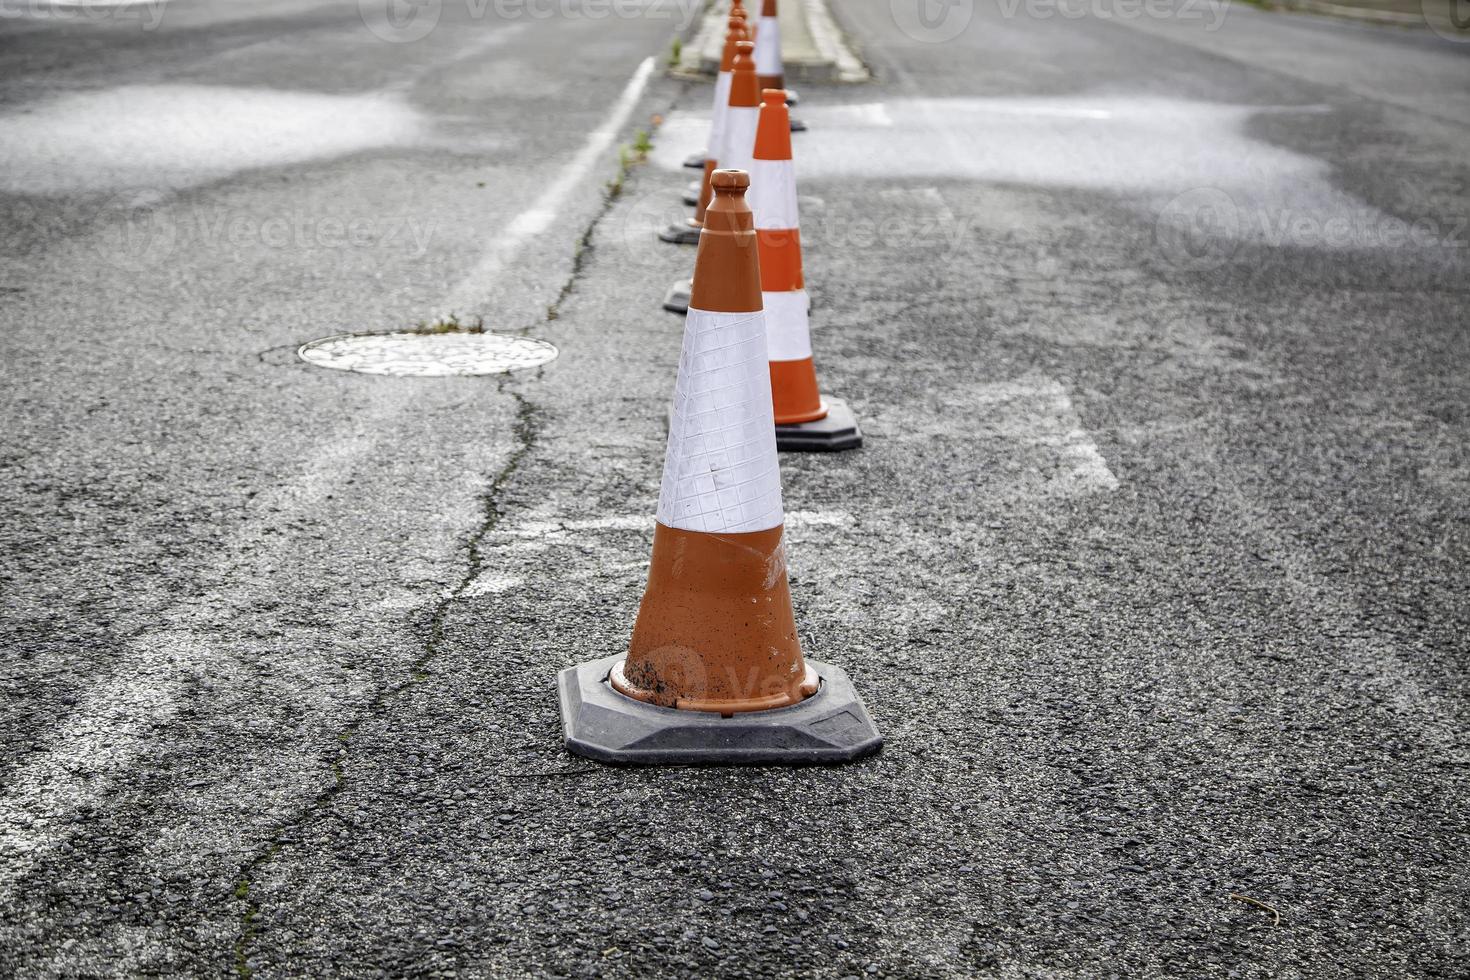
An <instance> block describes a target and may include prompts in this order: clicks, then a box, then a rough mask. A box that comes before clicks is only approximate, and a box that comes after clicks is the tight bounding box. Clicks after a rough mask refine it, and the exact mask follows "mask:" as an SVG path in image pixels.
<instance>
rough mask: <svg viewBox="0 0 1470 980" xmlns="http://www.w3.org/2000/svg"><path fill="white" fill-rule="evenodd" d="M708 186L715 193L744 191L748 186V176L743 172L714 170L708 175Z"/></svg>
mask: <svg viewBox="0 0 1470 980" xmlns="http://www.w3.org/2000/svg"><path fill="white" fill-rule="evenodd" d="M710 186H711V187H713V188H714V189H715V190H717V191H744V190H745V189H746V188H747V187H749V186H750V174H748V173H746V172H745V171H744V170H716V171H715V172H714V173H713V174H711V175H710Z"/></svg>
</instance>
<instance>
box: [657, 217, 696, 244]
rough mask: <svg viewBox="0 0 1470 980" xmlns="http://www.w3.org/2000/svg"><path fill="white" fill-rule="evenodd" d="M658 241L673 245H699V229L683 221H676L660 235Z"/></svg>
mask: <svg viewBox="0 0 1470 980" xmlns="http://www.w3.org/2000/svg"><path fill="white" fill-rule="evenodd" d="M658 240H659V241H661V242H668V243H669V244H671V245H698V244H699V228H698V227H696V226H694V225H691V224H687V223H685V222H683V221H676V222H675V223H674V224H671V225H669V226H668V227H667V228H665V229H664V230H663V231H661V232H659V233H658Z"/></svg>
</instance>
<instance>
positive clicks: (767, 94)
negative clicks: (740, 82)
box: [761, 88, 786, 105]
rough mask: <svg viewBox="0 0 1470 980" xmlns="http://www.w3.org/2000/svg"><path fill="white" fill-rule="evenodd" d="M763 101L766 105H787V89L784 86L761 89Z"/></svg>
mask: <svg viewBox="0 0 1470 980" xmlns="http://www.w3.org/2000/svg"><path fill="white" fill-rule="evenodd" d="M761 102H762V104H765V105H785V104H786V90H785V89H784V88H763V89H761Z"/></svg>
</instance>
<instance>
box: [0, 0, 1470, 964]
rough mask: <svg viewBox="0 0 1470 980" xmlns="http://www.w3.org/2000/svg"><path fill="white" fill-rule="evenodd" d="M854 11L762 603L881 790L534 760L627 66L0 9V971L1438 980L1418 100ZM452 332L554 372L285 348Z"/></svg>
mask: <svg viewBox="0 0 1470 980" xmlns="http://www.w3.org/2000/svg"><path fill="white" fill-rule="evenodd" d="M901 8H902V9H901ZM905 9H907V8H903V4H902V3H896V4H885V3H877V2H869V3H861V4H858V3H852V4H846V5H842V6H841V7H839V8H838V9H837V11H836V13H837V16H838V18H839V20H840V22H841V24H842V27H843V28H844V30H846V31H847V32H848V34H849V35H850V37H851V40H852V42H853V44H854V46H855V47H856V48H857V50H858V52H859V53H860V55H861V56H862V58H863V59H864V61H865V62H866V63H867V65H868V66H869V67H870V68H871V70H872V71H873V74H874V79H873V81H871V82H869V83H866V84H862V85H850V86H836V85H831V86H827V85H819V84H815V83H803V84H801V86H800V88H801V92H802V97H803V101H802V104H801V107H800V115H801V116H802V118H804V119H805V120H806V121H807V122H808V124H809V125H810V127H811V128H810V130H809V131H808V132H806V133H803V134H800V135H799V136H797V137H795V139H794V149H795V155H796V167H797V172H798V179H799V181H800V188H799V189H800V192H801V195H802V197H801V207H802V220H803V242H804V245H805V250H806V266H807V278H808V282H809V287H810V289H811V292H812V295H813V300H814V314H813V330H814V334H813V337H814V345H815V349H816V359H817V367H818V371H819V374H820V376H821V378H822V381H823V384H824V388H825V389H827V390H828V391H830V392H831V393H833V394H836V395H839V396H841V397H843V398H845V399H846V400H847V401H848V402H849V404H851V405H852V407H853V408H854V410H855V411H856V412H857V415H858V417H859V419H860V421H861V423H862V425H863V427H864V430H865V435H866V440H867V441H866V444H865V446H864V448H863V449H862V450H860V451H858V452H854V453H848V454H843V455H840V456H790V457H783V459H782V470H783V479H784V489H785V501H786V509H787V536H788V543H789V549H790V562H791V582H792V590H793V598H794V603H795V607H796V611H797V617H798V626H799V628H800V630H801V635H802V640H803V644H804V647H805V649H806V652H807V653H808V655H810V656H812V657H815V658H818V659H821V660H825V661H830V662H833V663H836V664H839V665H840V666H842V667H843V668H844V669H846V670H847V671H848V672H849V673H850V674H851V675H852V677H853V679H854V682H855V683H856V685H857V687H858V689H859V691H860V692H861V693H862V695H863V697H864V699H865V701H866V703H867V705H868V708H869V710H870V711H871V713H872V714H873V716H874V718H875V720H876V721H877V722H878V724H879V726H880V728H881V729H882V730H883V731H884V734H885V737H886V744H885V747H884V749H883V751H882V753H881V754H880V755H878V756H876V757H873V758H870V759H867V760H864V761H862V762H859V763H857V764H854V765H850V766H846V767H841V768H800V769H779V768H759V769H700V768H671V769H646V770H644V769H625V768H612V767H605V766H602V765H599V764H596V763H593V762H589V761H587V760H584V759H579V758H576V757H572V756H569V755H567V754H566V753H565V751H564V750H563V749H562V746H561V732H560V721H559V714H558V707H557V702H556V687H555V676H556V672H557V671H558V670H559V669H560V668H562V667H564V666H566V665H569V664H572V663H575V662H580V661H584V660H589V659H593V658H596V657H601V656H607V655H609V654H611V653H615V652H617V651H618V650H620V649H622V648H623V647H624V646H625V645H626V643H627V640H628V635H629V632H630V631H631V628H632V622H633V616H634V613H635V611H636V608H637V603H638V600H639V597H640V595H641V589H642V584H643V577H644V575H645V573H646V562H647V558H648V550H649V545H650V540H651V534H652V515H653V509H654V504H655V500H656V496H657V491H658V480H659V477H660V472H661V465H660V464H661V460H662V454H663V442H664V428H663V421H662V420H663V417H664V412H665V411H666V408H667V403H668V398H669V394H670V392H671V390H672V384H673V376H674V369H675V365H676V363H677V359H678V347H679V331H680V321H679V319H678V318H677V317H674V316H671V315H669V314H666V313H663V312H662V311H660V310H659V308H658V304H659V301H660V299H661V297H662V295H663V292H664V290H665V288H666V287H667V286H668V285H669V284H670V283H671V282H673V281H674V280H675V279H677V278H681V277H683V276H686V275H687V274H688V272H689V269H690V267H691V263H692V256H693V250H692V249H687V248H676V247H670V246H664V245H661V244H660V243H658V242H656V241H655V240H654V230H655V229H656V228H658V227H659V226H660V225H661V224H662V223H665V222H667V221H668V220H669V219H670V218H671V217H674V216H676V215H679V214H682V213H683V211H682V209H681V208H680V207H679V205H678V203H677V200H678V191H679V189H680V187H681V186H682V185H683V183H684V182H686V181H687V179H688V177H689V176H690V174H691V173H692V171H687V170H683V169H682V168H680V167H679V166H678V161H679V160H680V159H682V158H683V157H684V156H685V155H687V154H688V153H689V152H690V151H691V150H694V149H697V148H698V140H699V139H700V136H701V134H702V130H703V126H704V113H706V112H707V107H708V97H709V96H708V91H709V90H708V87H707V85H704V84H701V83H698V82H689V81H683V80H678V79H671V78H666V77H662V76H661V75H658V74H655V75H654V76H653V77H651V78H650V79H648V81H647V84H646V86H638V85H634V84H633V82H630V79H633V80H635V81H636V78H637V74H636V73H637V71H638V69H639V65H640V64H641V63H642V61H643V59H645V58H648V57H650V56H652V57H656V58H662V57H663V55H664V54H665V53H666V51H667V47H668V44H669V41H670V39H671V38H672V37H673V35H674V33H675V31H676V28H677V27H678V24H677V23H676V21H675V20H674V19H673V18H655V17H651V16H644V17H637V18H622V17H612V18H604V19H599V20H593V19H591V18H587V17H579V16H564V17H556V18H550V19H545V20H538V19H533V18H529V17H526V18H506V17H497V16H495V15H493V14H489V15H487V14H483V13H481V14H479V15H477V14H476V13H475V8H473V7H471V8H463V7H458V6H456V5H454V4H445V5H443V6H442V13H441V15H440V20H439V22H438V25H437V27H436V29H435V30H433V31H432V32H430V33H429V34H428V35H427V36H425V37H424V38H422V39H421V40H417V41H405V42H403V43H388V42H382V41H380V40H378V39H377V38H376V37H375V36H374V35H372V34H371V33H369V32H368V31H367V30H366V29H365V26H364V22H363V20H362V18H361V17H360V16H359V12H358V6H357V5H356V4H342V3H326V4H316V5H312V4H306V3H301V4H296V3H272V4H266V5H261V6H259V7H258V8H253V9H250V10H241V9H238V8H236V7H232V6H230V5H227V4H222V3H213V2H204V0H200V2H197V3H187V2H185V0H176V3H174V4H171V5H170V6H169V7H168V8H166V9H165V10H164V12H163V13H164V16H163V17H162V19H161V20H160V21H159V23H158V25H157V27H156V29H150V30H143V29H142V28H141V25H140V23H139V22H135V21H132V20H129V19H128V18H126V17H122V16H118V17H114V18H111V19H99V20H96V21H92V22H85V23H79V22H76V21H65V20H62V21H57V20H54V19H53V20H46V19H38V18H10V19H7V20H5V21H4V22H3V23H0V79H3V84H0V164H3V166H0V171H3V176H0V222H3V224H0V227H3V229H4V236H5V243H4V248H3V249H0V317H3V329H0V351H3V368H0V370H3V376H4V379H5V384H4V385H3V387H0V398H3V400H4V410H5V413H6V414H5V417H6V418H7V420H8V422H7V425H6V426H5V434H4V439H3V444H0V448H3V452H0V467H3V474H4V478H3V479H0V500H3V513H4V517H5V519H4V521H3V525H0V548H3V554H4V558H5V560H4V561H3V562H0V589H3V593H4V597H5V607H4V614H3V619H0V649H3V650H4V654H5V655H4V657H3V658H0V670H3V674H0V973H3V974H5V975H14V976H22V977H71V976H134V975H159V974H170V975H191V976H192V975H228V974H233V975H236V976H256V977H267V976H332V975H346V976H426V975H443V976H471V977H519V976H610V977H623V976H626V977H643V976H697V977H704V976H721V977H726V976H728V977H737V976H752V977H757V976H759V977H766V976H822V977H845V976H864V977H867V976H891V977H966V976H975V975H999V976H1006V977H1023V976H1024V977H1031V976H1048V977H1049V976H1113V975H1120V974H1121V975H1136V976H1159V977H1164V976H1177V975H1190V976H1196V975H1203V976H1222V977H1263V976H1295V977H1338V976H1343V975H1354V976H1356V975H1363V976H1435V977H1439V976H1442V977H1455V976H1462V975H1464V974H1465V973H1466V972H1467V971H1470V915H1467V912H1466V909H1467V907H1470V902H1467V900H1470V895H1467V875H1466V872H1465V868H1466V866H1467V864H1470V853H1467V851H1470V847H1467V843H1466V842H1467V839H1470V838H1467V835H1466V830H1467V817H1466V812H1467V808H1466V802H1467V801H1466V790H1467V786H1466V763H1467V754H1466V750H1467V735H1466V732H1467V730H1470V728H1467V720H1470V719H1467V713H1470V712H1467V702H1466V694H1467V669H1470V663H1467V653H1470V645H1467V642H1466V636H1467V634H1470V599H1467V584H1470V583H1467V575H1466V572H1465V568H1466V563H1467V559H1470V553H1467V552H1470V513H1467V499H1470V497H1467V490H1470V455H1467V449H1466V446H1467V434H1470V370H1467V369H1470V363H1467V362H1470V350H1467V346H1466V332H1465V329H1466V322H1467V319H1470V318H1467V315H1466V314H1467V309H1470V304H1467V293H1470V287H1467V282H1470V279H1467V275H1466V273H1467V271H1470V233H1467V231H1466V225H1467V222H1470V203H1467V202H1470V195H1467V194H1466V190H1467V186H1470V164H1467V163H1466V161H1467V160H1470V98H1467V95H1466V93H1467V92H1470V88H1467V86H1466V85H1465V82H1466V81H1467V80H1470V60H1467V58H1470V48H1467V46H1463V45H1460V46H1457V45H1455V44H1452V43H1449V42H1443V41H1440V40H1438V39H1436V38H1434V36H1433V35H1431V34H1428V33H1427V32H1411V31H1399V30H1382V29H1368V28H1365V27H1362V26H1359V25H1354V24H1348V23H1338V22H1332V21H1325V20H1316V19H1312V18H1306V17H1297V16H1290V15H1279V14H1277V15H1273V14H1269V13H1265V12H1262V11H1258V10H1255V9H1251V8H1245V7H1241V6H1233V5H1232V6H1230V7H1229V8H1228V10H1226V11H1225V18H1224V20H1223V21H1222V22H1220V23H1219V24H1218V29H1214V28H1211V29H1208V30H1207V29H1206V27H1207V24H1208V23H1212V22H1197V21H1194V20H1191V19H1189V18H1186V17H1183V16H1182V15H1181V16H1176V17H1165V18H1148V17H1138V18H1124V17H1111V16H1102V15H1099V14H1098V13H1097V12H1095V11H1094V13H1093V15H1092V16H1089V17H1087V18H1082V19H1070V18H1061V17H1044V16H1035V15H1034V14H1033V13H1028V12H1027V11H1028V10H1029V8H1027V7H1025V6H1024V5H1023V6H1022V7H1021V8H1018V10H1019V12H1018V13H1014V14H1011V15H1007V13H1006V9H1007V8H1005V7H996V8H993V9H992V8H989V7H985V8H981V9H975V10H974V11H973V20H972V21H970V22H968V23H967V24H966V25H965V26H964V29H963V30H961V31H960V32H958V33H957V34H956V35H954V36H952V37H949V38H948V39H945V40H938V39H937V38H936V36H935V35H934V34H933V33H932V31H933V30H936V29H937V28H932V27H929V28H924V30H920V29H919V28H920V27H923V26H924V25H923V24H922V23H920V25H919V27H915V23H914V22H913V21H912V20H906V19H905V15H904V10H905ZM964 9H965V5H963V4H961V5H950V6H949V7H947V8H946V10H947V11H949V12H950V14H953V13H954V12H955V11H963V10H964ZM905 26H906V27H907V30H905ZM926 30H927V31H930V32H931V33H929V34H926V33H925V31H926ZM915 34H917V35H919V36H915ZM567 51H575V52H576V57H575V58H567V57H565V53H566V52H567ZM630 86H631V87H630ZM619 106H626V113H625V114H624V116H623V117H620V116H619V115H618V113H619V112H620V111H621V110H620V109H619V108H618V107H619ZM654 116H658V117H659V118H660V122H661V124H662V125H661V126H660V127H659V128H658V129H657V131H656V132H655V133H654V137H653V138H654V149H653V151H652V152H651V154H650V155H649V157H648V159H647V160H643V161H636V162H634V163H633V165H632V166H631V167H630V169H629V171H628V173H627V175H626V177H625V178H624V179H623V180H622V183H621V185H620V192H619V193H617V194H615V195H611V196H609V195H607V193H606V191H605V183H606V182H607V181H609V180H614V179H616V177H617V174H618V169H619V163H618V153H617V151H616V144H617V143H631V142H632V140H633V138H634V134H635V132H636V131H637V130H638V129H640V128H648V127H650V126H651V125H652V123H651V120H652V118H653V117H654ZM618 118H623V119H624V121H623V122H622V123H621V124H620V125H619V126H618V127H617V134H616V138H615V139H612V137H611V136H610V137H609V140H610V141H609V142H607V145H605V146H604V145H602V144H599V143H598V142H597V140H598V139H599V136H598V134H599V132H601V130H599V127H605V126H606V125H607V122H608V120H609V119H614V120H616V119H618ZM589 148H590V149H589ZM568 175H570V176H573V177H576V179H575V180H571V181H569V182H567V183H566V187H567V190H566V192H565V193H564V194H560V195H559V196H556V197H555V198H554V200H552V199H549V198H546V197H545V196H544V195H546V194H547V193H548V190H547V189H548V187H552V188H554V187H557V186H559V185H558V180H559V179H560V178H562V177H563V176H568ZM547 200H551V203H552V204H553V205H554V206H553V207H551V208H549V209H542V210H539V211H538V208H540V207H541V205H540V204H538V203H537V202H538V201H541V202H544V201H547ZM543 211H544V212H545V213H543ZM528 214H531V215H534V216H535V217H534V219H532V218H527V217H526V215H528ZM528 229H529V230H528ZM487 257H488V258H487ZM451 302H453V303H456V304H463V308H458V307H456V312H459V313H461V314H463V315H466V316H475V315H478V316H483V317H484V318H485V320H486V326H487V328H489V329H492V330H498V331H506V332H521V333H525V334H527V335H529V336H534V337H538V338H542V339H545V340H548V341H551V342H552V343H554V344H556V345H557V346H558V348H559V349H560V352H561V353H560V356H559V357H558V358H557V359H556V360H555V361H554V362H552V363H550V364H548V365H546V366H544V367H542V368H540V369H537V370H533V371H527V372H521V373H517V374H514V375H509V376H499V377H490V378H449V379H423V378H389V377H375V376H365V375H356V374H347V373H342V372H335V371H327V370H320V369H317V368H313V367H311V366H308V365H305V364H303V363H301V362H300V361H299V360H298V359H297V358H296V356H295V353H294V351H295V348H296V346H297V345H299V344H301V343H303V342H306V341H309V340H312V339H316V338H318V337H324V336H328V335H331V334H336V333H342V332H350V331H358V330H385V329H392V328H398V327H405V326H408V325H411V324H413V323H416V322H419V321H421V320H425V319H429V318H432V317H433V316H435V315H438V314H440V313H442V312H444V311H445V308H446V304H447V303H451Z"/></svg>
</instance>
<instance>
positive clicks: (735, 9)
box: [684, 0, 749, 204]
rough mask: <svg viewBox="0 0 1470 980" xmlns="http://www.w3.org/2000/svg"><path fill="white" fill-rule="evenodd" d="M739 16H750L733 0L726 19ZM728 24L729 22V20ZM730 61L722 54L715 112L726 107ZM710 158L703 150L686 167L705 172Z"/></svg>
mask: <svg viewBox="0 0 1470 980" xmlns="http://www.w3.org/2000/svg"><path fill="white" fill-rule="evenodd" d="M737 14H738V15H739V16H741V17H747V18H748V17H749V14H747V13H746V11H745V8H744V7H743V6H741V2H740V0H731V3H730V13H729V14H727V15H726V17H727V18H729V17H734V16H736V15H737ZM727 24H728V20H727ZM729 45H730V37H729V32H728V28H727V31H726V35H725V47H726V48H728V47H729ZM728 61H729V58H728V57H727V56H725V55H724V53H723V52H721V58H720V70H719V71H718V72H717V73H716V74H715V98H714V105H715V112H717V113H718V112H720V111H721V110H722V109H723V108H724V105H725V96H724V93H722V92H721V91H720V78H721V76H725V77H726V78H728V77H729V76H728V75H726V74H725V73H726V72H728V71H729V68H728V67H726V64H727V62H728ZM726 91H728V83H727V88H726ZM711 145H713V141H712V142H711ZM709 158H710V152H709V150H707V149H706V150H701V151H699V152H698V153H694V154H691V155H689V156H687V157H685V158H684V166H686V167H689V168H691V169H693V170H703V169H704V165H705V162H706V161H707V160H708V159H709ZM686 203H689V204H693V203H694V202H693V201H689V202H686Z"/></svg>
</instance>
